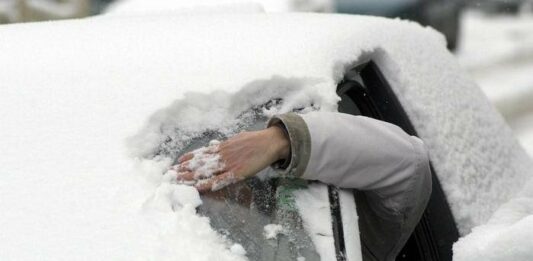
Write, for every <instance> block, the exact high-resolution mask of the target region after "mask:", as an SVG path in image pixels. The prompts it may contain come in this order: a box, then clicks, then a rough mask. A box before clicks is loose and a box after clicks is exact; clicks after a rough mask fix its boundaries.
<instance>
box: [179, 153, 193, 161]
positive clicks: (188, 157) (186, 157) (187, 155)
mask: <svg viewBox="0 0 533 261" xmlns="http://www.w3.org/2000/svg"><path fill="white" fill-rule="evenodd" d="M193 157H194V154H193V153H192V152H188V153H185V154H183V155H181V157H179V158H178V163H183V162H185V161H188V160H191V159H192V158H193Z"/></svg>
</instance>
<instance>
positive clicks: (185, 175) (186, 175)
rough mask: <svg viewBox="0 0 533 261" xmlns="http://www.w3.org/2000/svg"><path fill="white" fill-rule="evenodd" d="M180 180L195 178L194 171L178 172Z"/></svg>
mask: <svg viewBox="0 0 533 261" xmlns="http://www.w3.org/2000/svg"><path fill="white" fill-rule="evenodd" d="M177 179H178V181H192V180H194V173H193V172H190V171H185V172H178V177H177Z"/></svg>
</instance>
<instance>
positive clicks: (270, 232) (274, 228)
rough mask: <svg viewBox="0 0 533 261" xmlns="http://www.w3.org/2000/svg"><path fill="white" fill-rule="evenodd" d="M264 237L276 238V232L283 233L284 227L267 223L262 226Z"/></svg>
mask: <svg viewBox="0 0 533 261" xmlns="http://www.w3.org/2000/svg"><path fill="white" fill-rule="evenodd" d="M263 229H264V230H265V238H266V239H276V238H277V237H278V234H280V233H283V231H284V229H283V226H282V225H278V224H268V225H266V226H265V227H264V228H263Z"/></svg>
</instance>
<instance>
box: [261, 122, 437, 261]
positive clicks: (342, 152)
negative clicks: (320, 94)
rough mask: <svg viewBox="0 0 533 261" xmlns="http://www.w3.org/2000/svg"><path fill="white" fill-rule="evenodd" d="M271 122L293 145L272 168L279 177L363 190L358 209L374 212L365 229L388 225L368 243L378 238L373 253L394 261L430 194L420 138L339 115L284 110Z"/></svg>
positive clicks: (427, 163) (387, 124) (380, 124)
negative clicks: (286, 156)
mask: <svg viewBox="0 0 533 261" xmlns="http://www.w3.org/2000/svg"><path fill="white" fill-rule="evenodd" d="M269 124H270V125H272V124H280V125H282V127H285V130H286V131H287V135H288V136H289V139H290V144H291V157H290V162H286V164H285V166H279V165H276V166H273V167H274V168H277V169H278V170H279V171H280V172H281V174H282V175H286V176H293V177H300V178H303V179H308V180H319V181H322V182H324V183H328V184H333V185H336V186H338V187H342V188H353V189H357V190H359V191H361V192H363V193H364V194H363V196H362V197H361V198H364V202H363V204H359V203H358V209H359V208H361V209H362V208H365V207H366V206H368V209H369V211H370V212H372V215H374V216H373V217H372V218H369V219H368V224H367V225H368V229H376V231H379V229H380V228H379V227H384V226H383V224H385V223H386V224H387V226H388V228H390V229H386V231H380V232H377V233H374V232H372V233H368V235H369V237H370V236H372V235H376V237H375V238H374V239H369V240H367V241H372V242H378V243H375V244H374V247H375V248H376V249H378V250H375V251H373V252H375V255H377V256H381V257H382V258H380V260H381V259H383V260H393V259H394V256H395V255H396V254H397V253H398V252H399V251H400V250H401V247H402V246H403V245H404V244H405V242H406V241H407V239H408V237H409V235H410V234H411V233H412V231H413V230H414V228H415V226H416V224H417V223H418V220H419V219H420V217H421V216H422V214H423V212H424V209H425V207H426V205H427V202H428V201H429V196H430V194H431V171H430V167H429V158H428V155H427V151H426V149H425V148H424V144H423V142H422V140H420V139H419V138H417V137H414V136H409V135H408V134H407V133H405V132H404V131H403V130H402V129H400V128H399V127H397V126H396V125H393V124H389V123H386V122H383V121H379V120H375V119H372V118H368V117H363V116H353V115H349V114H342V113H331V112H311V113H307V114H304V115H301V116H299V115H297V114H294V113H288V114H283V115H279V116H276V117H274V118H273V119H272V120H271V121H270V123H269ZM283 167H285V168H283ZM360 205H361V206H360ZM367 212H368V211H367ZM362 218H363V221H364V220H365V217H364V216H363V217H362ZM379 222H381V223H379ZM383 222H384V223H383ZM365 229H367V228H365ZM382 234H385V236H383V235H382ZM362 236H367V235H362ZM383 238H387V239H386V240H383ZM386 241H388V242H389V243H386ZM379 244H382V245H381V246H380V245H379ZM374 247H373V246H371V247H370V248H374ZM377 252H379V253H377Z"/></svg>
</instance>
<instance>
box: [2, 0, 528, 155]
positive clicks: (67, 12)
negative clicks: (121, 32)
mask: <svg viewBox="0 0 533 261" xmlns="http://www.w3.org/2000/svg"><path fill="white" fill-rule="evenodd" d="M208 2H209V0H0V24H9V23H23V22H35V21H48V20H56V19H72V18H82V17H87V16H93V15H100V14H107V15H123V14H142V13H149V12H167V11H169V10H173V9H179V8H180V7H183V6H184V5H185V6H187V5H189V6H191V5H195V4H199V3H200V4H202V3H208ZM222 2H225V3H227V2H228V0H218V1H216V0H211V1H210V2H209V3H211V4H213V3H222ZM229 2H259V3H260V4H262V5H263V7H264V9H265V11H267V12H328V13H345V14H367V15H376V16H385V17H399V18H403V19H409V20H413V21H417V22H419V23H420V24H422V25H426V26H431V27H433V28H435V29H436V30H438V31H440V32H441V33H442V34H443V35H444V36H445V37H446V39H447V41H448V49H450V51H451V52H453V53H454V55H456V57H457V58H458V62H459V64H460V66H462V68H464V70H466V71H467V72H468V74H470V76H471V77H472V78H473V79H474V80H475V81H476V82H477V83H478V84H479V86H480V87H481V88H482V90H483V91H484V92H485V94H486V95H487V97H488V98H489V100H490V101H491V102H492V103H493V104H494V105H495V107H496V108H497V109H498V110H499V111H500V112H501V114H502V115H503V116H504V117H505V119H506V120H507V122H508V123H509V125H510V126H511V128H512V129H513V131H514V132H515V134H516V137H517V138H518V140H519V141H520V143H521V144H522V145H523V146H524V148H525V149H526V151H528V153H529V154H530V155H531V156H533V0H249V1H247V0H233V1H231V0H229ZM0 26H1V25H0Z"/></svg>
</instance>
